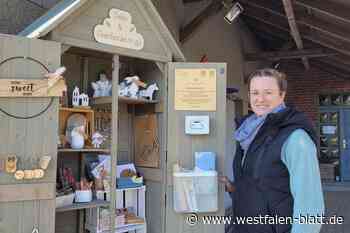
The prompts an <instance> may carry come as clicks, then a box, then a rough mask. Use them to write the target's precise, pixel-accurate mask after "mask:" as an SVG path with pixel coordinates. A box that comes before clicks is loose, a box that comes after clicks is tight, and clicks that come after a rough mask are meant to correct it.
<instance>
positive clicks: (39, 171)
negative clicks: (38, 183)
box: [33, 169, 45, 179]
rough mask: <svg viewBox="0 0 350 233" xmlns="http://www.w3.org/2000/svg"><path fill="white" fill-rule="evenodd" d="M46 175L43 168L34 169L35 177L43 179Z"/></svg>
mask: <svg viewBox="0 0 350 233" xmlns="http://www.w3.org/2000/svg"><path fill="white" fill-rule="evenodd" d="M44 175H45V172H44V170H43V169H34V170H33V178H35V179H41V178H43V177H44Z"/></svg>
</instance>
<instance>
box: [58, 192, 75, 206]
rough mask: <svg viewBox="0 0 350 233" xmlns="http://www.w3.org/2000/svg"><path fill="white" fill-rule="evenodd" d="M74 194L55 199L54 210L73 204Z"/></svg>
mask: <svg viewBox="0 0 350 233" xmlns="http://www.w3.org/2000/svg"><path fill="white" fill-rule="evenodd" d="M74 196H75V195H74V193H71V194H68V195H64V196H59V197H56V208H59V207H64V206H68V205H71V204H73V201H74Z"/></svg>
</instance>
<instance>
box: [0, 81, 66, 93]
mask: <svg viewBox="0 0 350 233" xmlns="http://www.w3.org/2000/svg"><path fill="white" fill-rule="evenodd" d="M66 89H67V86H66V84H65V81H64V80H63V79H61V80H59V81H57V82H56V83H55V85H53V86H51V87H49V82H48V79H31V80H30V79H0V97H46V96H61V95H62V92H63V91H66Z"/></svg>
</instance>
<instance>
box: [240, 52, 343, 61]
mask: <svg viewBox="0 0 350 233" xmlns="http://www.w3.org/2000/svg"><path fill="white" fill-rule="evenodd" d="M337 54H338V53H336V52H333V51H330V50H328V49H302V50H295V51H278V52H261V53H247V54H245V60H246V61H248V62H253V61H261V60H269V61H278V60H281V59H298V58H299V59H300V58H302V57H306V58H315V57H327V56H333V55H337Z"/></svg>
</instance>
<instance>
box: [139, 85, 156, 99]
mask: <svg viewBox="0 0 350 233" xmlns="http://www.w3.org/2000/svg"><path fill="white" fill-rule="evenodd" d="M158 90H159V88H158V86H157V84H156V83H153V84H151V85H149V86H148V87H147V88H146V89H145V90H140V91H139V96H140V97H141V98H145V99H148V100H153V94H154V92H155V91H158Z"/></svg>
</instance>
